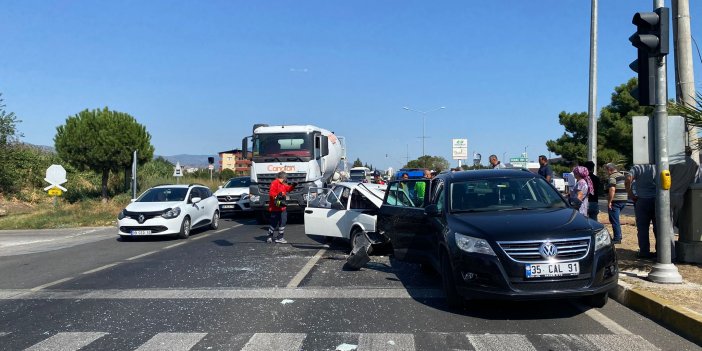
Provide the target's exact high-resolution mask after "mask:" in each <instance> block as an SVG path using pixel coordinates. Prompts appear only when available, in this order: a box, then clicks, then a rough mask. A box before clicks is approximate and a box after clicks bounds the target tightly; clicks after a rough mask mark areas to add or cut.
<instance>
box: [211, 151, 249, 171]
mask: <svg viewBox="0 0 702 351" xmlns="http://www.w3.org/2000/svg"><path fill="white" fill-rule="evenodd" d="M225 169H231V170H232V171H234V174H236V175H237V176H243V175H250V174H251V160H248V159H245V158H243V157H242V153H241V150H239V149H233V150H227V151H220V152H219V171H220V172H221V171H223V170H225Z"/></svg>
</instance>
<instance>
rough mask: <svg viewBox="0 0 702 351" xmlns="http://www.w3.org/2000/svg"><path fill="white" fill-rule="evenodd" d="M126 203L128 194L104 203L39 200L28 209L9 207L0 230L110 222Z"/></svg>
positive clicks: (111, 223)
mask: <svg viewBox="0 0 702 351" xmlns="http://www.w3.org/2000/svg"><path fill="white" fill-rule="evenodd" d="M128 203H129V197H128V196H117V197H115V198H113V199H111V200H109V201H107V202H104V203H103V202H102V201H101V200H83V201H79V202H76V203H67V202H65V201H62V200H60V199H59V201H58V205H57V206H56V207H54V205H53V202H42V203H40V204H36V205H35V206H33V209H32V210H31V211H28V212H26V211H18V213H13V212H12V211H11V212H10V213H9V214H8V215H7V216H4V217H0V230H2V229H56V228H75V227H103V226H113V225H116V222H117V214H118V213H119V211H121V210H122V209H123V208H124V207H125V206H126V205H127V204H128Z"/></svg>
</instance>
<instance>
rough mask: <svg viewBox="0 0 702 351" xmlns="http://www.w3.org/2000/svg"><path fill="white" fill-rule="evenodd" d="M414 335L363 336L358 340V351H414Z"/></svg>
mask: <svg viewBox="0 0 702 351" xmlns="http://www.w3.org/2000/svg"><path fill="white" fill-rule="evenodd" d="M414 349H415V347H414V335H412V334H361V336H360V337H359V338H358V349H357V350H358V351H376V350H377V351H383V350H393V351H394V350H398V351H400V350H401V351H414Z"/></svg>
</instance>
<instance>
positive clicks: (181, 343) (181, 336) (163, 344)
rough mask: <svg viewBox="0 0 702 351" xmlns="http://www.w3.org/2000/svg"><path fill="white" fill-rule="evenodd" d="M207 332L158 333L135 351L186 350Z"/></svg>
mask: <svg viewBox="0 0 702 351" xmlns="http://www.w3.org/2000/svg"><path fill="white" fill-rule="evenodd" d="M205 335H207V333H158V334H156V335H154V337H153V338H151V339H149V341H147V342H145V343H144V344H142V345H141V346H139V348H138V349H136V351H161V350H163V351H180V350H183V351H187V350H190V349H191V348H192V347H193V346H195V344H197V343H198V342H200V340H202V338H204V337H205Z"/></svg>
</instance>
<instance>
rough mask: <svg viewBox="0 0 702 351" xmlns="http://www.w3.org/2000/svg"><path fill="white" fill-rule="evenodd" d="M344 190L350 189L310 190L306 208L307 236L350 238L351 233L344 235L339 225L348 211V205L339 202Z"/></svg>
mask: <svg viewBox="0 0 702 351" xmlns="http://www.w3.org/2000/svg"><path fill="white" fill-rule="evenodd" d="M344 189H348V188H346V187H342V186H336V187H334V189H329V188H310V190H309V192H308V193H307V207H306V208H305V234H307V235H321V236H328V237H335V238H348V235H349V233H344V232H343V228H342V227H341V226H340V225H339V224H340V223H341V220H342V219H343V217H344V215H345V214H346V212H347V209H348V203H342V202H341V201H340V200H339V198H340V197H341V196H340V195H341V192H342V191H343V190H344ZM347 202H348V201H347Z"/></svg>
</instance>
